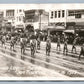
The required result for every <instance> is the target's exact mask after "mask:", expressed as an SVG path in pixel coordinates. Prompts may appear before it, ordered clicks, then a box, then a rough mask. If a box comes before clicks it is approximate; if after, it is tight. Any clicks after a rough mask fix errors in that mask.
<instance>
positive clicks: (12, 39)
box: [10, 37, 14, 50]
mask: <svg viewBox="0 0 84 84" xmlns="http://www.w3.org/2000/svg"><path fill="white" fill-rule="evenodd" d="M10 50H14V37H11V41H10Z"/></svg>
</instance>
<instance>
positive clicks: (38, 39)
mask: <svg viewBox="0 0 84 84" xmlns="http://www.w3.org/2000/svg"><path fill="white" fill-rule="evenodd" d="M37 49H38V50H40V38H37Z"/></svg>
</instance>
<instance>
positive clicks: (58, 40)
mask: <svg viewBox="0 0 84 84" xmlns="http://www.w3.org/2000/svg"><path fill="white" fill-rule="evenodd" d="M58 49H59V51H60V50H61V48H60V36H58V39H57V51H58Z"/></svg>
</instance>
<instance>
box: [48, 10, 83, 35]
mask: <svg viewBox="0 0 84 84" xmlns="http://www.w3.org/2000/svg"><path fill="white" fill-rule="evenodd" d="M49 25H51V26H53V27H52V30H53V31H54V30H55V31H58V30H60V31H63V29H67V30H65V32H71V33H74V32H77V33H79V34H81V35H82V33H80V32H82V31H83V30H84V9H66V10H64V9H61V10H52V11H50V12H49ZM55 33H56V32H55ZM83 33H84V32H83Z"/></svg>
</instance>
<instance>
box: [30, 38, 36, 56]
mask: <svg viewBox="0 0 84 84" xmlns="http://www.w3.org/2000/svg"><path fill="white" fill-rule="evenodd" d="M30 45H31V56H34V54H35V50H36V42H35V39H32V40H31V43H30Z"/></svg>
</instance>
